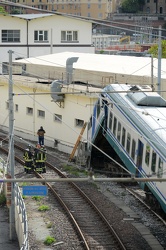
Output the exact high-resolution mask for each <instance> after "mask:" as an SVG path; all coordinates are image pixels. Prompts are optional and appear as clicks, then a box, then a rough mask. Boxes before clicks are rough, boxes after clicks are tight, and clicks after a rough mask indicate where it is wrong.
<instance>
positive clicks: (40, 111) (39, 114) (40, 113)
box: [37, 110, 45, 118]
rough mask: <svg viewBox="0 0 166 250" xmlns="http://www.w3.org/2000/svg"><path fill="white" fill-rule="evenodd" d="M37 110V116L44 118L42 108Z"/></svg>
mask: <svg viewBox="0 0 166 250" xmlns="http://www.w3.org/2000/svg"><path fill="white" fill-rule="evenodd" d="M37 112H38V116H39V117H42V118H45V111H43V110H38V111H37Z"/></svg>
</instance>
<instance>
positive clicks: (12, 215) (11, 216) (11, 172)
mask: <svg viewBox="0 0 166 250" xmlns="http://www.w3.org/2000/svg"><path fill="white" fill-rule="evenodd" d="M8 53H9V169H8V173H9V175H10V176H11V178H12V179H13V178H14V164H15V161H14V112H13V80H12V53H13V51H12V50H9V51H8ZM14 189H15V183H14V182H13V183H11V205H10V207H9V224H10V225H9V226H10V235H9V237H10V240H14V234H15V198H14V197H15V196H14Z"/></svg>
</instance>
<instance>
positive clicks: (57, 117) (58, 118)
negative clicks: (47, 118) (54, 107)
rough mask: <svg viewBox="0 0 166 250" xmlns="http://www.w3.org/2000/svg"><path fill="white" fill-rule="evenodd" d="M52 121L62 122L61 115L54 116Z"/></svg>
mask: <svg viewBox="0 0 166 250" xmlns="http://www.w3.org/2000/svg"><path fill="white" fill-rule="evenodd" d="M54 121H55V122H60V123H61V122H62V115H58V114H54Z"/></svg>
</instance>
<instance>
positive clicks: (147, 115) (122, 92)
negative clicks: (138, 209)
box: [88, 84, 166, 213]
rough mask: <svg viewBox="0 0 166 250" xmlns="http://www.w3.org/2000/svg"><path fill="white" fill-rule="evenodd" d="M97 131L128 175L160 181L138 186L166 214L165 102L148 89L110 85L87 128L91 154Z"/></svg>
mask: <svg viewBox="0 0 166 250" xmlns="http://www.w3.org/2000/svg"><path fill="white" fill-rule="evenodd" d="M99 131H102V132H101V133H102V136H103V137H104V138H105V141H106V142H107V144H108V145H110V147H112V148H113V150H114V151H115V153H116V154H117V155H118V157H119V159H120V160H121V161H122V163H123V165H124V166H125V167H126V168H127V169H128V171H130V173H131V174H133V175H135V176H136V177H146V178H147V177H156V178H160V179H161V182H140V186H141V188H142V189H143V190H144V191H145V192H146V193H147V194H150V195H149V197H153V202H154V201H155V202H156V201H158V202H156V204H158V205H159V206H160V207H161V208H162V209H163V211H164V212H165V213H166V182H162V178H166V100H164V99H163V98H162V97H161V96H160V95H159V94H157V93H156V92H152V89H151V88H150V87H149V86H143V85H142V86H131V85H127V84H111V85H109V86H107V87H105V88H104V89H103V92H102V93H101V95H100V97H99V100H98V101H97V103H96V105H95V107H94V110H93V115H92V117H91V120H90V122H89V124H88V142H89V149H90V150H91V151H92V148H93V147H92V145H94V144H95V143H96V141H97V138H98V136H99ZM100 144H102V143H100ZM91 157H92V156H91ZM111 157H113V156H112V155H111ZM94 158H95V156H94ZM154 197H155V198H154Z"/></svg>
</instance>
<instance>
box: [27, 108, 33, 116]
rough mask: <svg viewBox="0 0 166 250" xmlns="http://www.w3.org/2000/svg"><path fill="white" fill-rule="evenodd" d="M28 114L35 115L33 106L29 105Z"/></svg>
mask: <svg viewBox="0 0 166 250" xmlns="http://www.w3.org/2000/svg"><path fill="white" fill-rule="evenodd" d="M27 114H28V115H33V108H30V107H27Z"/></svg>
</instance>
